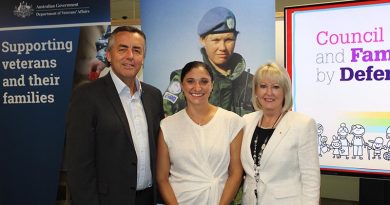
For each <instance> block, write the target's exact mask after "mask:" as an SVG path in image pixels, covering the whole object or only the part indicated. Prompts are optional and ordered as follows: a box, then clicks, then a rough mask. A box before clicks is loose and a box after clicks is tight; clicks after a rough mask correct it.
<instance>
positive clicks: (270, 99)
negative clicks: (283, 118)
mask: <svg viewBox="0 0 390 205" xmlns="http://www.w3.org/2000/svg"><path fill="white" fill-rule="evenodd" d="M256 97H257V100H258V101H259V103H260V104H261V106H262V108H263V110H264V111H275V112H280V111H281V110H282V108H283V100H284V91H283V89H282V87H281V86H280V85H279V83H278V82H277V81H275V80H272V79H269V78H266V79H263V80H261V81H259V82H258V83H257V85H256Z"/></svg>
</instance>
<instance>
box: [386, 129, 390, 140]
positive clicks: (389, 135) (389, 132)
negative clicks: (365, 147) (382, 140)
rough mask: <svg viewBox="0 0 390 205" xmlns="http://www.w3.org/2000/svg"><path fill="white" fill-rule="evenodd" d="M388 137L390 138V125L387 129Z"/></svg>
mask: <svg viewBox="0 0 390 205" xmlns="http://www.w3.org/2000/svg"><path fill="white" fill-rule="evenodd" d="M386 138H387V139H390V126H389V127H388V128H387V130H386Z"/></svg>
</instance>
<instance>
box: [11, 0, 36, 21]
mask: <svg viewBox="0 0 390 205" xmlns="http://www.w3.org/2000/svg"><path fill="white" fill-rule="evenodd" d="M33 12H34V8H33V6H32V4H30V5H28V4H27V3H26V2H24V1H23V2H19V5H16V6H15V9H14V15H15V16H17V17H20V18H26V17H28V16H31V14H33Z"/></svg>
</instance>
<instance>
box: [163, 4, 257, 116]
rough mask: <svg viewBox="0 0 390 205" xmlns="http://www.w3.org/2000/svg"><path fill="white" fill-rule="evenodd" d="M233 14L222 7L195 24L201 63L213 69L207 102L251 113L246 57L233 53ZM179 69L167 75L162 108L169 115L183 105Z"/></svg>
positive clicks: (235, 21)
mask: <svg viewBox="0 0 390 205" xmlns="http://www.w3.org/2000/svg"><path fill="white" fill-rule="evenodd" d="M236 23H237V20H236V17H235V15H234V13H233V12H232V11H231V10H229V9H227V8H225V7H214V8H212V9H210V10H209V11H207V12H206V13H205V14H204V15H203V17H202V19H201V20H200V22H199V24H198V29H197V30H198V32H197V33H198V35H199V41H200V43H201V45H202V48H201V49H200V53H201V55H202V58H203V62H204V63H206V64H208V65H209V66H210V67H211V68H212V71H213V75H214V86H213V91H212V93H211V96H210V100H209V101H210V103H212V104H214V105H216V106H219V107H222V108H224V109H226V110H230V111H233V112H235V113H237V114H239V115H241V116H242V115H244V114H246V113H249V112H252V111H253V107H252V103H251V94H252V93H251V90H252V84H251V83H250V82H252V78H253V75H252V74H251V73H249V72H248V69H247V67H246V62H245V59H244V58H243V57H242V56H241V55H240V54H238V53H235V52H234V48H235V45H236V39H237V37H238V36H239V31H238V30H237V29H236ZM180 74H181V70H180V69H179V70H175V71H173V72H172V73H171V75H170V79H169V80H170V83H169V86H168V88H167V89H166V90H165V92H164V97H163V98H164V111H165V114H166V115H171V114H173V113H176V112H178V111H180V110H181V109H183V108H184V107H185V102H186V101H185V99H184V95H183V93H182V91H181V88H180Z"/></svg>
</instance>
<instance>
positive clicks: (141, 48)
mask: <svg viewBox="0 0 390 205" xmlns="http://www.w3.org/2000/svg"><path fill="white" fill-rule="evenodd" d="M106 55H107V56H106V57H107V60H108V61H109V62H110V63H111V68H112V70H113V72H114V73H115V74H116V75H117V76H118V77H119V78H120V79H121V80H122V81H123V82H124V83H126V82H128V81H129V80H130V81H132V80H134V79H135V77H136V75H137V73H138V72H139V71H140V69H141V67H142V65H143V62H144V57H145V39H144V38H143V37H142V36H141V35H140V34H138V33H130V32H126V31H122V32H119V33H117V34H116V36H115V39H114V43H113V45H112V46H111V48H110V50H108V51H107V53H106Z"/></svg>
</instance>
